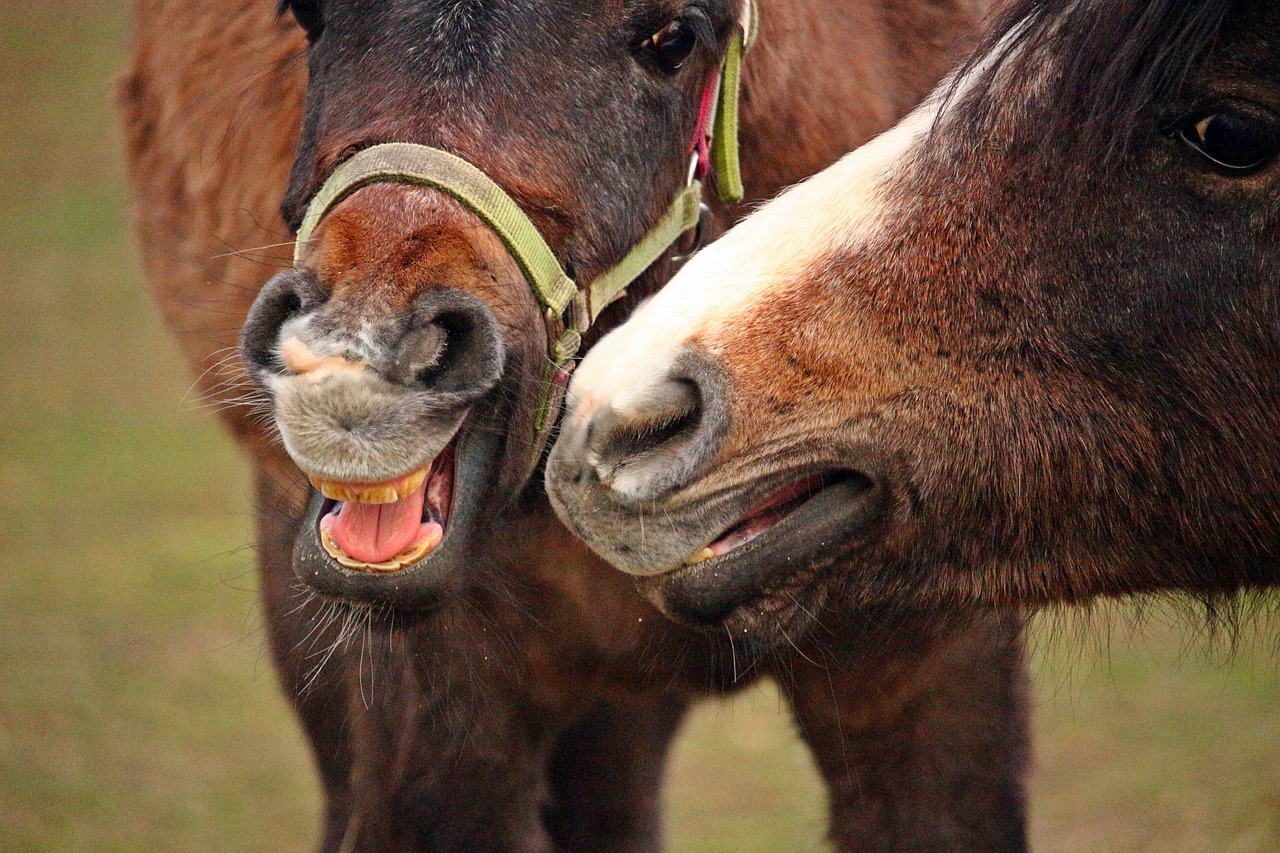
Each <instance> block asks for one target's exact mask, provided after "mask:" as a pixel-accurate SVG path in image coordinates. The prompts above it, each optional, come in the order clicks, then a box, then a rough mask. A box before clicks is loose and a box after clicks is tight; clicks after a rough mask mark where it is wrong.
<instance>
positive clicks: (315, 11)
mask: <svg viewBox="0 0 1280 853" xmlns="http://www.w3.org/2000/svg"><path fill="white" fill-rule="evenodd" d="M285 12H292V13H293V19H294V20H295V21H297V22H298V26H300V27H302V29H304V30H306V33H307V38H308V39H310V40H311V41H315V40H316V39H317V38H319V37H320V33H321V32H322V31H323V30H324V15H323V14H322V13H321V12H320V4H319V3H318V2H316V0H280V2H279V3H277V4H276V14H277V15H280V16H283V15H284V14H285Z"/></svg>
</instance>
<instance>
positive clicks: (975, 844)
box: [779, 615, 1028, 853]
mask: <svg viewBox="0 0 1280 853" xmlns="http://www.w3.org/2000/svg"><path fill="white" fill-rule="evenodd" d="M842 635H844V636H842ZM832 642H833V643H834V644H835V647H836V649H837V651H836V652H834V653H833V652H831V651H827V652H825V653H820V651H819V650H817V649H815V651H814V653H813V654H809V653H808V650H806V654H807V658H806V657H800V656H797V657H796V658H795V660H794V667H790V668H789V667H782V668H781V671H780V672H779V680H780V682H781V683H782V686H783V689H784V690H785V691H786V693H787V694H788V696H789V698H790V699H791V702H792V706H793V708H794V710H795V715H796V721H797V723H798V725H799V728H800V732H801V734H802V736H803V737H804V738H805V740H806V741H808V743H809V745H810V746H811V747H812V749H813V752H814V756H815V758H816V760H817V763H818V766H819V768H820V770H821V772H822V775H823V776H824V777H825V779H826V782H827V786H828V791H829V797H830V810H831V817H830V820H831V823H830V836H831V840H832V842H833V844H834V846H835V848H836V849H837V850H841V851H854V850H856V851H860V853H864V851H893V853H904V851H937V850H947V851H984V853H985V852H986V851H1001V853H1003V851H1022V850H1025V849H1026V827H1025V823H1026V808H1025V793H1024V775H1025V772H1026V768H1027V763H1028V745H1027V717H1026V696H1027V677H1026V673H1025V662H1024V660H1023V651H1022V643H1021V638H1020V632H1019V626H1018V622H1017V620H1016V619H1013V618H1004V619H1001V618H997V617H995V616H991V615H983V616H979V617H975V618H973V619H971V620H969V621H966V622H965V623H963V624H960V625H954V626H951V627H950V628H947V629H944V628H939V627H936V626H932V627H930V626H926V625H925V624H924V623H923V622H920V623H916V624H906V623H901V622H899V623H898V624H896V625H895V628H894V629H893V630H891V631H889V630H885V629H884V627H880V628H878V629H877V630H875V631H867V630H866V629H865V628H860V629H857V630H856V633H855V635H854V637H853V641H852V642H849V641H848V636H847V634H846V632H845V631H844V629H840V630H837V633H836V635H835V638H834V639H833V641H832Z"/></svg>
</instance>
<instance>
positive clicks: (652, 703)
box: [546, 694, 688, 853]
mask: <svg viewBox="0 0 1280 853" xmlns="http://www.w3.org/2000/svg"><path fill="white" fill-rule="evenodd" d="M687 708H688V705H687V703H685V702H684V701H682V700H679V699H675V698H672V697H671V696H669V695H663V694H653V695H651V696H648V697H646V698H641V697H635V698H633V699H631V700H629V701H627V702H625V703H621V702H608V703H605V704H604V705H602V706H600V707H598V708H596V709H595V710H594V711H593V712H592V713H590V714H588V715H587V716H585V717H584V718H582V719H580V720H578V721H577V722H576V723H574V724H573V725H572V726H570V727H569V728H568V729H566V730H565V731H563V732H561V734H560V736H559V737H558V738H557V740H556V743H555V746H554V752H553V753H552V755H551V762H550V775H551V801H550V803H549V805H548V808H547V809H546V821H547V825H548V828H549V829H550V831H551V836H552V838H553V839H555V843H556V849H557V850H559V851H563V853H578V851H581V853H587V852H588V851H612V853H653V851H657V850H661V849H662V814H661V807H662V803H661V796H660V794H661V786H662V778H663V769H664V766H665V764H666V758H667V753H668V749H669V747H670V745H671V741H672V739H673V738H674V737H675V734H676V730H677V729H678V727H679V724H680V719H681V717H683V716H684V713H685V711H686V710H687Z"/></svg>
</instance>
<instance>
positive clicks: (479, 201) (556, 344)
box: [293, 0, 756, 446]
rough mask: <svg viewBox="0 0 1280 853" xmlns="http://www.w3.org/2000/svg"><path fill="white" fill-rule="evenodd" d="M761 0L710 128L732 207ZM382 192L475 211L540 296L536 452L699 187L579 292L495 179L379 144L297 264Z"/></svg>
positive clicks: (362, 160) (417, 151)
mask: <svg viewBox="0 0 1280 853" xmlns="http://www.w3.org/2000/svg"><path fill="white" fill-rule="evenodd" d="M755 20H756V14H755V3H754V0H752V2H750V3H749V4H748V8H747V14H746V20H745V21H744V22H743V24H742V26H741V27H739V28H738V29H737V30H736V31H735V33H734V35H733V37H732V38H731V39H730V41H729V46H728V49H727V51H726V53H725V59H724V64H723V66H722V67H721V69H720V73H719V81H718V92H717V93H716V96H715V101H714V107H713V109H714V114H713V116H712V118H711V121H710V123H709V126H710V127H711V139H712V146H713V148H712V162H713V164H714V168H715V172H716V187H717V190H718V193H719V196H720V198H721V199H722V200H724V201H725V202H726V203H730V204H732V203H736V202H738V201H741V200H742V196H743V188H742V177H741V175H740V173H739V163H738V90H739V86H740V77H739V72H740V66H741V63H742V56H743V53H744V52H745V49H746V47H748V46H749V45H750V44H751V43H752V42H754V40H755V33H756V25H755ZM377 183H400V184H414V185H419V186H426V187H431V188H432V189H435V190H439V191H440V192H443V193H445V194H447V195H449V196H450V197H452V198H454V199H455V200H457V201H458V202H459V203H461V204H462V205H464V206H465V207H467V208H468V209H469V210H471V211H472V212H473V213H474V214H475V215H476V216H478V217H480V219H481V220H482V221H483V222H484V223H485V224H486V225H487V226H489V228H491V229H492V230H493V232H494V233H495V234H496V235H497V236H498V238H499V239H501V240H502V243H503V245H504V246H506V249H507V251H508V252H509V253H510V255H511V257H512V259H514V260H515V262H516V264H517V265H518V266H519V267H520V271H521V272H522V273H523V274H524V277H525V279H526V281H528V283H529V287H530V289H531V290H532V291H533V295H534V296H535V297H536V298H537V300H538V303H539V305H541V306H542V308H543V309H544V311H545V318H546V321H547V342H548V346H549V356H550V359H551V364H550V366H549V369H548V371H547V375H546V377H545V379H544V380H543V383H542V391H541V393H540V395H539V401H538V411H537V417H536V421H535V424H534V430H535V433H536V435H535V438H536V440H537V443H538V444H539V446H541V444H542V442H544V441H545V440H546V435H547V433H548V431H549V429H548V428H549V427H550V424H551V421H552V420H553V417H552V415H553V413H554V411H555V410H556V409H557V408H558V407H559V398H560V396H562V395H563V392H564V387H563V386H564V381H563V380H564V379H565V378H567V376H566V372H565V367H566V365H567V364H568V363H569V361H570V360H571V359H572V358H573V357H574V355H575V354H576V353H577V351H578V347H579V346H580V344H581V343H582V334H583V333H584V332H585V331H586V330H587V329H588V328H589V327H590V325H591V324H592V323H593V322H595V320H596V318H597V317H599V316H600V312H601V311H603V310H604V308H605V306H607V305H608V304H609V303H610V302H613V301H614V300H615V299H617V298H618V297H619V296H621V295H622V293H623V291H624V290H625V289H626V287H627V285H629V284H631V282H633V281H634V280H635V279H636V278H638V277H639V276H640V274H641V273H643V272H644V271H645V270H646V269H648V268H649V267H650V266H651V265H652V264H653V263H654V262H655V261H657V260H658V259H659V258H660V257H662V255H663V253H664V252H666V251H667V250H668V249H669V248H670V247H671V246H672V244H674V243H675V242H676V241H677V240H678V239H679V238H680V236H681V235H682V234H684V233H686V232H687V231H689V230H690V229H692V228H694V227H695V226H697V224H698V220H699V216H700V210H701V206H702V184H701V182H699V181H697V180H694V178H693V169H692V168H691V169H690V178H689V182H688V185H687V186H686V187H685V188H684V189H683V190H681V191H680V192H679V193H677V194H676V197H675V199H674V200H673V201H672V202H671V205H670V206H669V207H668V208H667V210H666V212H665V213H664V214H663V215H662V217H661V218H660V219H659V220H658V221H657V223H655V224H654V226H653V227H652V228H651V229H650V230H649V231H648V233H646V234H645V236H644V237H642V238H641V239H640V241H639V242H638V243H636V244H635V245H634V246H632V248H631V251H629V252H628V253H627V254H626V255H625V256H624V257H623V258H622V260H620V261H619V262H618V263H617V264H615V265H614V266H612V267H610V268H609V269H608V270H605V272H603V273H602V274H601V275H599V276H598V277H597V278H595V279H594V280H593V281H591V282H590V283H589V284H587V285H584V286H581V287H580V286H579V285H578V284H577V283H576V282H575V281H574V280H573V279H571V278H570V277H569V276H568V275H567V274H566V273H565V271H564V269H563V268H562V267H561V266H560V262H559V261H558V260H556V257H555V253H554V252H552V251H551V247H550V246H548V245H547V242H546V240H544V239H543V238H542V235H541V234H540V233H539V232H538V229H537V227H536V226H535V225H534V224H533V222H532V221H531V220H530V219H529V217H528V216H527V215H525V212H524V211H523V210H521V209H520V206H519V205H517V204H516V203H515V201H514V200H513V199H512V198H511V196H509V195H507V193H506V192H505V191H504V190H503V189H502V188H501V187H500V186H498V185H497V184H496V183H495V182H494V181H493V180H492V179H491V178H490V177H489V176H488V175H486V174H485V173H484V172H482V171H480V170H479V169H477V168H476V167H475V166H473V165H471V164H470V163H468V162H467V161H466V160H463V159H462V158H461V157H458V156H456V155H454V154H450V153H449V152H447V151H442V150H440V149H438V148H431V147H428V146H425V145H417V144H414V143H407V142H392V143H387V144H383V145H375V146H373V147H371V148H366V149H364V150H363V151H360V152H358V153H356V154H354V155H352V157H351V158H350V159H348V160H346V161H345V162H343V163H342V164H341V165H340V166H338V168H337V169H335V170H334V171H333V174H331V175H330V176H329V179H328V180H327V181H325V183H324V186H322V187H321V188H320V191H319V192H317V193H316V195H315V197H313V198H312V199H311V203H310V204H309V205H308V207H307V213H306V216H304V217H303V220H302V225H301V226H299V228H298V235H297V238H296V242H295V243H294V253H293V262H294V265H295V266H296V265H298V264H299V263H300V262H301V259H302V254H303V250H304V249H305V248H306V245H307V241H308V240H309V239H310V237H311V233H312V232H313V231H314V230H315V228H316V226H317V225H319V224H320V221H321V220H322V219H324V217H325V215H326V214H328V213H329V211H330V210H332V209H333V208H334V207H335V206H336V205H337V204H338V203H339V202H341V201H342V200H343V199H345V198H347V196H349V195H351V194H352V193H354V192H355V191H356V190H358V189H361V188H362V187H367V186H369V185H370V184H377Z"/></svg>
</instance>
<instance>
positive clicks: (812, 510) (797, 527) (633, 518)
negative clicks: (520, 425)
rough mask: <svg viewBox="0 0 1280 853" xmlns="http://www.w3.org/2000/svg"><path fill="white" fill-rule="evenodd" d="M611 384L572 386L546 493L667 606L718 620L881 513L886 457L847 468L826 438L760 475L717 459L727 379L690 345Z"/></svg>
mask: <svg viewBox="0 0 1280 853" xmlns="http://www.w3.org/2000/svg"><path fill="white" fill-rule="evenodd" d="M615 387H616V388H617V393H616V394H614V393H607V394H604V396H602V394H601V389H600V386H596V387H594V388H591V389H582V388H578V389H576V390H577V393H575V389H574V388H571V390H570V401H571V404H572V405H573V408H572V409H571V410H570V413H569V415H568V417H567V418H566V420H565V423H564V425H563V426H562V428H561V433H560V437H559V439H558V440H557V442H556V445H555V447H554V448H553V449H552V453H551V456H550V459H549V461H548V464H547V488H548V493H549V494H550V495H551V499H552V504H553V505H554V506H555V508H556V511H557V512H558V513H559V515H560V517H561V519H562V520H564V521H565V523H566V524H568V525H569V527H570V528H571V529H573V530H574V531H575V532H576V533H577V534H578V535H579V536H580V537H581V538H582V539H584V540H585V541H586V542H587V543H588V544H589V545H590V546H591V547H592V548H593V549H594V550H595V551H596V552H597V553H598V554H600V556H602V557H603V558H604V559H606V560H607V561H609V562H610V563H612V564H613V565H614V566H615V567H617V568H619V569H621V570H622V571H625V572H627V573H629V574H632V575H636V576H638V577H640V578H643V579H644V581H643V584H642V586H643V587H644V588H645V589H646V591H647V592H648V593H649V594H650V597H651V598H653V599H654V600H655V603H656V604H658V606H659V607H661V608H662V609H663V610H664V611H666V612H667V613H668V615H671V616H673V617H675V618H678V619H680V620H681V621H684V622H689V623H693V624H696V625H702V626H717V625H720V624H723V623H724V622H725V621H726V620H728V619H731V618H732V617H733V616H734V614H735V613H737V612H739V611H741V610H742V609H743V608H746V607H749V606H753V605H756V604H758V603H759V602H760V601H761V600H763V599H766V598H768V597H769V596H770V595H771V594H773V593H775V592H777V591H778V590H780V589H781V588H783V587H785V586H787V585H788V584H789V583H791V579H792V578H793V576H794V575H795V574H796V573H797V572H801V571H808V570H813V569H815V568H818V567H821V566H824V565H829V564H831V563H833V562H834V561H835V559H836V557H837V555H839V554H842V553H845V551H846V550H847V546H848V544H849V543H850V542H851V541H853V540H857V539H858V538H860V537H862V536H864V535H866V532H867V530H868V528H869V527H870V526H871V525H872V522H873V521H874V520H875V519H877V518H879V517H880V516H881V514H882V512H883V509H884V507H885V505H886V500H885V498H886V489H885V488H884V487H883V485H882V480H881V478H880V476H879V475H878V474H877V473H874V472H876V471H878V470H879V469H880V467H881V466H878V465H874V464H872V463H871V462H870V461H869V459H870V456H869V455H868V454H857V456H858V457H859V458H860V459H861V460H862V462H861V463H860V464H859V465H858V466H857V467H856V468H851V467H848V466H847V460H848V459H849V458H850V457H849V456H846V455H844V454H840V455H839V456H836V455H833V454H830V453H827V452H826V451H827V450H830V449H831V448H822V449H821V450H820V451H819V452H818V453H811V454H800V455H798V456H797V459H798V460H799V461H798V462H796V463H794V464H787V465H785V466H783V467H781V468H774V469H772V470H766V471H763V472H762V470H761V463H762V460H756V461H755V463H754V464H748V466H747V467H746V468H744V467H743V466H744V463H743V459H742V457H741V455H737V456H736V458H733V459H732V461H731V462H725V461H724V460H722V457H725V456H729V457H734V455H733V454H730V453H729V451H728V448H727V447H726V445H727V443H728V442H729V434H730V430H731V426H732V413H731V403H732V399H733V391H732V387H731V383H730V380H729V379H728V377H727V376H726V375H725V374H724V373H723V371H722V370H721V369H720V368H719V366H718V365H717V364H716V362H715V361H714V359H712V358H711V357H710V356H708V355H706V354H703V353H701V352H699V351H698V350H696V349H694V348H692V347H688V348H684V349H682V350H680V351H679V352H678V353H677V354H676V355H675V356H674V357H673V358H671V359H670V361H669V364H668V366H667V367H665V368H663V369H652V368H651V369H646V370H645V371H643V372H642V373H639V374H637V376H636V377H635V381H634V382H632V381H628V382H619V383H618V384H617V385H616V386H615ZM588 394H590V395H591V396H589V397H588V396H587V395H588ZM863 463H865V464H863ZM763 467H765V468H768V466H767V465H764V466H763Z"/></svg>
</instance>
